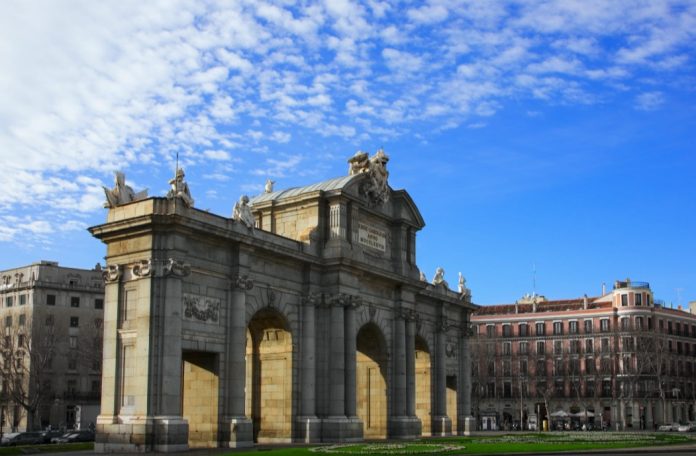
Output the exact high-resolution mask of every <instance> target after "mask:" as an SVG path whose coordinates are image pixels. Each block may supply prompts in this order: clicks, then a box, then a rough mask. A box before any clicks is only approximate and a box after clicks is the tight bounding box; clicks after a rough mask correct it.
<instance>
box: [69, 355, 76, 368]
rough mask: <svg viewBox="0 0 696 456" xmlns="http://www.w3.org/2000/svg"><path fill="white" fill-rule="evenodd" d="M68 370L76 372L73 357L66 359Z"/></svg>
mask: <svg viewBox="0 0 696 456" xmlns="http://www.w3.org/2000/svg"><path fill="white" fill-rule="evenodd" d="M68 369H69V370H76V369H77V358H74V357H71V358H68Z"/></svg>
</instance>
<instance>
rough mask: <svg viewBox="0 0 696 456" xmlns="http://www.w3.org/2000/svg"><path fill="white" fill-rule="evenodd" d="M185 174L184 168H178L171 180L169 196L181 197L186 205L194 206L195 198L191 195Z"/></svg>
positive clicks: (170, 197)
mask: <svg viewBox="0 0 696 456" xmlns="http://www.w3.org/2000/svg"><path fill="white" fill-rule="evenodd" d="M184 176H185V174H184V170H183V168H177V169H176V175H175V176H174V178H173V179H170V180H169V185H171V189H169V192H168V193H167V198H169V199H172V198H179V199H181V200H182V201H183V202H184V205H185V206H186V207H193V198H192V197H191V192H190V191H189V186H188V184H187V183H186V181H184Z"/></svg>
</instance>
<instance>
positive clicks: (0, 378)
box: [0, 261, 104, 432]
mask: <svg viewBox="0 0 696 456" xmlns="http://www.w3.org/2000/svg"><path fill="white" fill-rule="evenodd" d="M0 280H1V282H0V303H1V304H2V307H1V308H0V324H2V330H3V335H2V337H3V338H2V341H1V342H2V344H1V347H2V350H1V351H0V358H1V360H0V387H1V388H2V390H1V393H0V421H1V422H2V432H13V431H18V430H25V429H44V428H46V427H47V426H49V425H50V426H51V427H53V428H71V429H72V428H80V427H82V428H86V427H88V426H90V424H91V425H92V426H93V425H94V424H95V423H96V417H97V415H98V413H99V397H100V392H101V356H102V353H101V340H102V322H103V313H104V310H103V308H104V284H103V278H102V271H101V270H100V268H96V269H94V270H84V269H76V268H66V267H61V266H59V265H58V263H56V262H52V261H41V262H38V263H34V264H32V265H29V266H24V267H20V268H15V269H10V270H6V271H1V272H0Z"/></svg>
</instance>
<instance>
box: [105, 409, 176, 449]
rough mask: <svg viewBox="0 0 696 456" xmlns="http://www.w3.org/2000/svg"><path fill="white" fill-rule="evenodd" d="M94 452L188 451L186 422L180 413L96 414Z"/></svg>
mask: <svg viewBox="0 0 696 456" xmlns="http://www.w3.org/2000/svg"><path fill="white" fill-rule="evenodd" d="M96 427H97V432H96V437H95V442H94V451H95V452H96V453H121V452H124V453H149V452H153V451H157V452H175V451H186V450H188V422H187V421H186V420H184V419H183V418H182V417H180V416H156V417H152V416H148V417H134V416H104V415H100V416H98V417H97V426H96Z"/></svg>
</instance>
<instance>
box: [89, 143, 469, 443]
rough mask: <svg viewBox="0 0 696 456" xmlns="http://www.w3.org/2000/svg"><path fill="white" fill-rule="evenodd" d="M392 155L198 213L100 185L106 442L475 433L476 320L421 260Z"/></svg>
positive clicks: (412, 208)
mask: <svg viewBox="0 0 696 456" xmlns="http://www.w3.org/2000/svg"><path fill="white" fill-rule="evenodd" d="M387 161H388V157H387V155H386V154H385V153H384V152H383V151H381V150H380V151H378V152H377V153H376V154H375V155H374V156H372V157H369V156H368V154H366V153H363V152H359V153H357V154H355V155H354V156H353V157H352V158H351V159H350V160H349V170H348V173H347V175H345V176H341V177H338V178H335V179H330V180H327V181H324V182H319V183H315V184H313V185H308V186H306V187H300V188H290V189H285V190H274V189H273V182H271V181H268V182H267V183H266V188H265V192H264V193H262V194H260V195H258V196H255V197H251V198H248V197H241V198H240V199H239V201H238V202H237V203H236V204H235V207H234V211H233V216H232V217H230V218H228V217H224V216H220V215H215V214H212V213H210V212H207V211H203V210H199V209H196V208H195V207H194V199H193V197H192V195H191V191H190V190H189V187H188V185H187V183H186V181H185V177H184V173H183V171H182V170H177V173H176V175H175V177H174V178H173V179H172V180H171V181H170V182H169V184H170V185H171V187H172V188H171V190H170V192H169V194H168V195H167V197H161V198H158V197H153V198H148V197H147V196H146V195H145V194H144V193H143V192H140V193H136V192H134V191H133V190H132V189H131V188H130V187H128V186H127V185H126V183H125V176H123V175H122V174H120V173H119V175H120V179H119V176H117V179H116V186H115V187H114V188H113V189H106V188H105V192H106V196H107V203H106V204H105V206H107V207H108V209H109V210H108V216H107V222H106V223H105V224H103V225H99V226H95V227H92V228H90V231H91V233H92V234H93V235H94V236H96V237H97V238H99V239H100V240H102V241H103V242H104V243H105V244H106V247H107V255H106V261H107V266H106V268H105V269H104V277H105V281H106V299H105V310H104V313H105V315H104V366H103V382H102V404H101V414H100V416H99V418H98V422H97V442H96V450H97V451H101V452H110V451H140V452H145V451H177V450H184V449H186V448H191V447H242V446H251V445H254V443H256V442H350V441H359V440H362V439H367V438H415V437H418V436H421V435H448V434H451V433H465V432H466V431H467V430H468V427H469V426H470V425H473V421H472V420H471V418H470V415H471V410H470V402H469V400H470V388H471V386H470V360H469V356H468V355H469V353H468V352H469V350H468V340H469V335H470V331H469V315H470V313H471V311H472V310H473V309H474V308H475V306H474V305H473V304H472V303H471V298H470V296H471V295H470V293H469V291H468V289H467V288H466V287H465V286H464V280H463V278H462V277H461V275H460V280H459V287H458V288H459V289H458V291H456V292H455V291H453V290H450V288H449V286H448V285H447V282H446V281H445V278H444V271H442V270H441V269H438V271H437V273H436V275H435V277H433V278H432V280H431V281H427V279H426V278H425V275H424V274H423V273H421V272H420V271H419V269H418V268H417V266H416V233H417V232H418V231H419V230H420V229H421V228H423V227H424V225H425V223H424V221H423V219H422V217H421V215H420V212H419V211H418V208H417V207H416V205H415V204H414V202H413V200H412V199H411V197H410V196H409V194H408V193H406V191H404V190H393V189H392V188H391V187H390V186H389V184H388V172H387Z"/></svg>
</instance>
